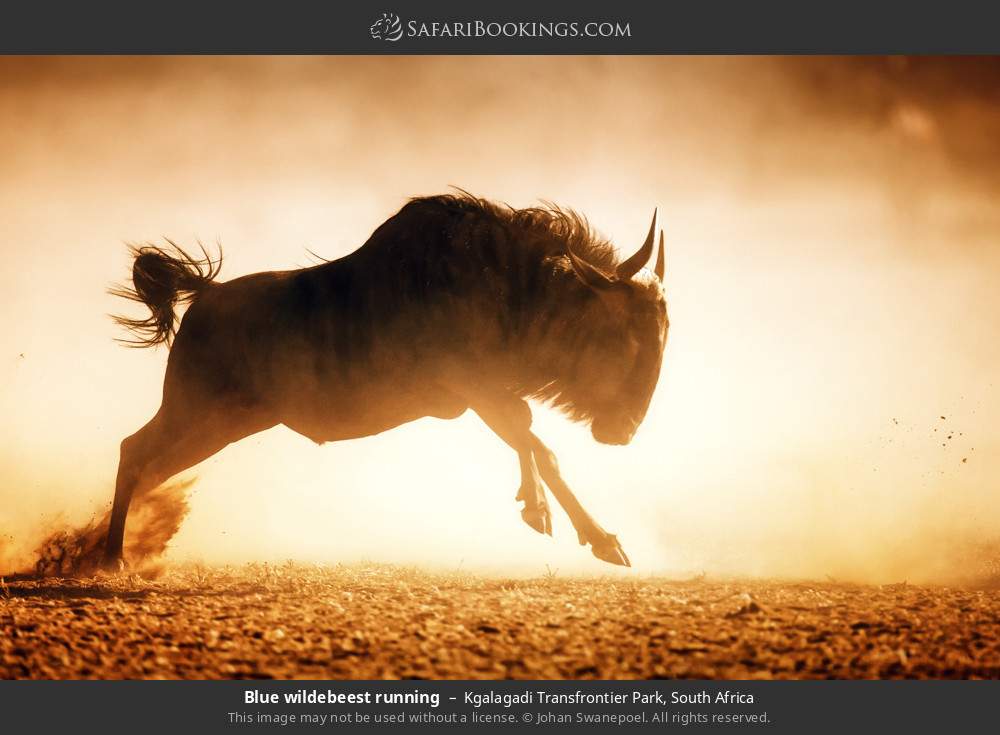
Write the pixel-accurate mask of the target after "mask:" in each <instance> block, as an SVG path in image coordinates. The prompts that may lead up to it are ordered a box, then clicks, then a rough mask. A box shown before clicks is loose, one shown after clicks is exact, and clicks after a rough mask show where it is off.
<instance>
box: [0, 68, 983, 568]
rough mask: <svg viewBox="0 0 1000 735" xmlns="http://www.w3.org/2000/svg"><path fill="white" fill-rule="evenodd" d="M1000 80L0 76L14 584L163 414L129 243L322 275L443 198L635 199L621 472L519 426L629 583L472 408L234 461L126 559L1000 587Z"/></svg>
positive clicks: (909, 73)
mask: <svg viewBox="0 0 1000 735" xmlns="http://www.w3.org/2000/svg"><path fill="white" fill-rule="evenodd" d="M998 82H1000V64H998V62H997V60H996V59H990V58H963V59H950V58H942V57H934V58H903V57H898V58H897V57H894V58H868V57H859V58H823V57H801V58H800V57H796V58H766V57H755V58H740V57H726V58H683V57H670V58H666V57H665V58H639V57H628V58H626V57H615V58H604V57H587V58H575V57H550V58H459V57H454V58H452V57H448V58H433V57H421V58H363V57H353V58H308V57H301V58H299V57H296V58H209V57H200V58H193V57H192V58H186V57H172V58H142V59H130V58H113V57H111V58H87V59H79V58H57V59H48V58H24V59H14V58H9V59H3V60H0V120H2V122H0V160H2V161H3V164H2V166H3V170H4V176H3V177H0V202H2V204H0V208H2V210H3V211H2V216H0V252H2V253H3V257H4V260H5V267H4V269H3V270H2V272H0V315H2V318H3V323H4V325H5V328H4V330H3V332H2V333H0V380H2V381H3V384H4V386H5V389H4V391H3V392H2V393H0V410H2V411H3V412H4V415H5V416H6V417H7V419H8V420H7V421H6V422H5V426H4V428H3V429H2V430H0V431H2V432H3V435H2V437H0V439H2V441H0V559H3V560H11V561H14V560H20V561H24V560H25V559H27V560H28V561H29V562H32V561H34V558H33V557H32V556H31V554H32V552H34V551H35V550H36V549H37V548H38V547H39V546H40V545H42V543H43V541H44V540H45V539H46V538H49V537H50V536H51V534H52V533H53V532H54V531H55V530H56V529H57V528H59V527H60V526H57V525H56V524H55V522H54V514H56V515H60V516H61V517H62V519H63V520H62V521H61V522H63V523H68V526H67V527H68V528H76V527H83V528H84V529H85V531H84V532H83V533H82V537H84V538H85V539H90V540H92V539H93V534H94V533H95V531H96V530H97V529H99V526H100V523H97V524H96V525H88V524H87V518H89V517H90V515H91V509H92V508H93V507H95V505H96V506H100V507H103V506H104V505H106V504H109V503H110V499H111V494H112V489H113V483H114V473H115V470H116V463H117V457H118V444H119V442H120V441H121V439H122V438H123V437H124V436H127V435H128V434H130V433H132V432H134V431H135V430H136V429H137V428H138V427H140V426H142V425H143V424H144V423H145V422H146V421H147V420H148V419H149V418H150V417H151V416H152V415H153V413H154V412H155V410H156V408H157V405H158V401H159V393H160V387H161V383H162V375H163V368H164V364H165V361H166V355H167V352H166V351H165V350H162V349H161V350H157V351H133V350H123V349H121V348H120V347H118V346H117V345H116V344H115V343H114V341H113V340H114V338H115V337H117V336H120V335H119V333H118V331H117V330H116V328H115V327H114V325H113V324H112V323H111V321H110V320H109V319H108V318H107V316H106V315H107V314H108V313H116V312H119V311H121V310H122V309H123V308H127V307H126V306H125V305H124V304H120V303H116V302H115V300H114V299H112V298H110V297H109V296H107V295H106V294H105V291H104V289H105V288H106V287H107V286H108V285H109V284H110V283H113V282H121V281H122V280H123V278H124V277H125V276H126V275H127V272H128V267H129V263H128V258H127V252H126V248H125V246H124V244H123V242H124V241H143V240H158V239H160V238H161V237H164V236H166V237H171V238H172V239H175V240H177V241H178V242H180V243H182V244H191V243H194V242H195V241H196V240H197V239H199V238H200V239H202V240H205V241H206V242H212V241H214V240H215V239H218V240H220V241H221V242H222V244H223V247H224V250H225V252H226V260H225V263H224V265H223V269H222V275H221V278H222V279H223V280H227V279H230V278H234V277H237V276H240V275H244V274H246V273H250V272H253V271H257V270H268V269H283V268H293V267H299V266H303V265H308V264H310V263H311V262H314V261H313V259H312V257H311V256H310V255H309V251H314V252H316V253H318V254H320V255H322V256H323V257H327V258H332V257H339V256H341V255H344V254H346V253H348V252H350V251H351V250H353V249H354V248H356V247H357V246H359V245H360V244H361V243H362V242H364V240H365V239H366V237H367V236H368V235H369V234H370V233H371V232H372V230H373V229H374V228H375V227H376V226H377V225H378V224H380V223H381V222H382V221H383V220H384V219H385V218H386V217H388V216H389V215H390V214H392V213H393V212H395V211H396V210H397V209H398V208H399V207H400V206H401V205H402V204H403V202H404V201H405V200H406V198H407V197H410V196H415V195H420V194H430V193H436V192H441V191H444V190H446V189H447V187H448V186H449V185H457V186H461V187H462V188H465V189H468V190H470V191H472V192H474V193H476V194H479V195H482V196H486V197H490V198H493V199H498V200H503V201H508V202H510V203H511V204H513V205H515V206H526V205H530V204H533V203H535V202H537V201H538V200H539V199H548V200H552V201H554V202H557V203H559V204H563V205H567V206H571V207H574V208H576V209H578V210H580V211H581V212H583V213H584V214H586V215H587V217H588V218H589V219H590V221H591V222H592V223H593V224H594V225H595V226H596V227H597V228H598V229H599V230H601V231H602V232H603V233H604V234H606V235H608V236H609V237H611V238H612V239H613V240H614V241H615V242H616V243H617V244H618V246H619V247H620V248H622V249H623V250H628V251H631V250H632V249H634V248H635V247H636V246H637V245H638V243H639V242H640V241H641V238H642V236H643V234H644V232H645V228H646V227H647V225H648V218H649V214H650V212H651V210H652V208H653V207H654V206H656V205H658V206H659V207H660V212H661V216H662V219H663V223H664V227H665V229H666V232H667V238H668V254H667V296H668V301H669V304H670V319H671V333H670V339H669V343H668V346H667V351H666V355H665V360H664V370H663V374H662V377H661V381H660V386H659V388H658V390H657V394H656V395H655V396H654V399H653V403H652V405H651V407H650V411H649V414H648V417H647V419H646V423H645V424H644V425H643V427H642V428H641V429H640V431H639V433H638V435H637V437H636V439H635V441H634V442H633V444H632V445H631V446H629V447H625V448H613V447H604V446H597V445H595V444H594V442H593V440H592V439H591V438H590V435H589V432H588V431H586V430H585V429H584V428H583V427H579V426H571V425H569V424H567V422H566V421H565V420H564V419H563V418H561V417H559V416H557V415H554V414H552V413H551V412H548V411H546V410H545V409H543V408H538V409H537V410H536V412H535V413H536V429H537V431H538V433H539V434H540V435H541V436H543V437H544V438H545V440H546V442H547V443H548V444H550V446H552V447H553V449H554V450H555V452H556V454H557V455H558V456H559V459H560V465H561V467H562V469H563V471H564V474H565V476H566V478H567V481H568V483H569V484H570V486H571V487H573V488H574V490H575V492H576V493H577V494H578V495H579V497H580V499H581V501H582V502H583V504H584V505H585V506H586V507H587V508H588V509H589V510H590V512H591V513H592V515H594V516H595V517H596V518H597V519H598V521H599V522H600V523H601V524H602V525H604V526H605V527H606V528H608V529H609V530H611V531H613V532H616V533H617V534H618V535H619V538H620V540H621V541H622V544H623V546H624V548H625V549H626V551H627V552H628V554H629V556H630V558H631V559H632V562H633V565H634V567H633V569H632V570H630V571H623V570H618V569H613V568H611V567H609V566H607V565H604V564H602V563H601V562H599V561H597V560H595V559H593V558H592V557H591V556H590V554H589V552H588V551H587V550H586V549H581V548H580V547H578V546H577V545H576V542H575V535H574V534H573V532H572V529H571V528H570V526H569V523H568V522H567V521H566V520H565V518H564V517H563V516H562V515H561V514H560V512H559V511H558V510H556V511H555V512H556V518H555V529H554V530H555V538H554V539H548V538H543V537H541V536H538V535H537V534H534V533H533V532H532V531H531V530H530V529H528V528H527V527H526V526H525V525H524V524H523V523H521V521H520V518H519V515H518V512H517V506H516V504H515V503H514V502H513V497H514V494H515V492H516V488H517V484H518V474H517V473H518V467H517V460H516V457H515V456H514V455H513V454H512V453H511V452H510V450H509V449H508V448H507V447H506V446H505V445H503V444H502V442H500V441H499V440H498V439H496V438H495V437H493V436H492V435H491V434H490V432H489V431H488V430H487V429H486V428H485V427H483V426H482V425H481V423H480V422H478V420H477V419H476V418H475V417H474V416H472V415H466V416H463V417H462V418H461V419H458V420H456V421H452V422H441V421H436V420H430V419H427V420H422V421H419V422H415V423H413V424H410V425H407V426H404V427H401V428H399V429H396V430H394V431H392V432H388V433H386V434H383V435H379V436H377V437H372V438H370V439H365V440H360V441H353V442H344V443H337V444H331V445H326V446H324V447H322V448H317V447H315V446H314V445H313V444H312V443H311V442H309V441H308V440H306V439H304V438H302V437H299V436H297V435H295V434H293V433H291V432H290V431H288V430H287V429H283V428H280V427H279V428H277V429H274V430H271V431H268V432H265V433H263V434H260V435H257V436H254V437H251V438H249V439H247V440H244V441H243V442H240V443H238V444H236V445H233V446H230V447H228V448H227V449H226V450H224V451H223V452H221V453H219V454H218V455H216V456H214V457H212V458H211V459H209V460H207V461H206V462H204V463H202V464H201V465H199V466H198V468H197V470H196V471H197V474H198V477H199V480H198V482H197V484H196V485H193V486H192V487H191V488H190V490H189V491H188V498H187V501H186V502H188V503H189V504H190V513H189V515H188V517H187V518H186V519H185V520H184V523H183V524H180V520H181V519H182V518H183V512H177V513H172V514H167V515H165V516H162V517H161V516H159V515H157V512H154V511H155V509H156V507H157V506H156V505H155V504H151V505H149V506H147V511H148V512H147V511H144V510H143V507H144V506H142V505H141V504H140V505H137V506H136V508H135V509H134V510H133V514H132V516H131V517H130V521H129V528H128V533H129V538H131V539H133V541H132V543H136V542H137V541H136V540H137V539H139V538H140V537H141V538H148V539H156V540H155V541H150V542H149V543H150V544H151V546H152V548H151V549H150V550H148V558H153V557H154V556H155V555H156V552H157V551H158V550H161V549H165V550H166V552H165V557H164V558H165V559H167V560H181V561H183V560H188V559H195V560H204V561H207V562H213V563H214V562H239V561H246V560H275V559H278V560H283V559H285V558H293V559H297V560H303V561H321V562H332V561H353V560H358V559H371V560H373V561H386V562H394V563H400V562H403V563H413V564H420V565H424V566H430V567H435V568H443V569H463V570H475V571H484V572H490V571H496V572H502V573H505V574H510V573H524V574H538V573H540V572H542V571H544V570H545V569H546V568H547V567H548V568H550V569H552V570H559V573H560V574H570V573H581V574H594V575H596V574H609V575H616V576H617V575H628V574H632V575H647V574H666V575H671V576H688V575H697V574H700V573H702V572H704V573H706V574H709V575H713V576H726V575H740V576H757V577H769V576H778V577H789V578H801V577H809V578H820V579H823V578H826V577H831V578H834V579H838V580H844V581H873V582H900V581H903V580H907V581H910V582H914V583H916V582H922V581H934V582H952V583H976V581H977V580H981V579H985V578H988V577H989V575H990V574H991V570H993V573H994V575H995V565H996V563H997V559H998V554H997V551H996V540H997V539H1000V505H998V503H997V502H996V486H995V478H996V477H997V475H998V470H1000V467H998V462H1000V453H998V450H1000V435H998V430H997V428H996V427H997V422H996V420H995V417H996V416H997V414H998V411H1000V394H998V391H997V389H996V386H995V384H994V380H995V376H996V374H997V366H998V364H1000V296H998V292H997V289H996V283H997V282H998V279H1000V247H998V245H1000V242H998V239H1000V206H998V202H1000V197H998V194H1000V165H998V164H1000V102H998V101H997V98H996V94H995V90H996V88H997V84H998ZM942 417H945V418H942ZM190 474H191V473H187V474H185V475H183V476H182V480H185V479H187V478H188V477H189V476H190ZM171 507H174V506H171ZM177 508H178V509H179V508H180V506H177ZM98 515H99V516H100V514H98ZM178 528H179V530H178ZM140 529H142V530H141V531H140ZM174 531H176V533H174ZM67 538H68V539H70V540H71V541H72V543H74V544H75V543H77V541H78V540H79V539H80V538H81V535H80V534H77V535H73V534H70V535H69V536H68V537H67ZM62 543H63V542H60V544H62ZM63 545H64V544H63ZM84 547H86V548H93V547H92V546H91V545H90V541H87V542H86V543H84ZM126 553H128V551H126ZM139 553H140V555H141V554H143V553H145V552H142V551H140V552H139ZM25 555H27V556H25ZM8 566H9V565H8V564H0V567H8ZM6 571H8V569H7V568H0V573H4V572H6Z"/></svg>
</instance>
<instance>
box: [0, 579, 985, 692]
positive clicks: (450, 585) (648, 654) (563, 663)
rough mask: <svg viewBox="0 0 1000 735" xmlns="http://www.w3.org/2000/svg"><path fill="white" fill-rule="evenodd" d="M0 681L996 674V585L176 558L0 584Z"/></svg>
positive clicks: (960, 675) (940, 675)
mask: <svg viewBox="0 0 1000 735" xmlns="http://www.w3.org/2000/svg"><path fill="white" fill-rule="evenodd" d="M0 631H3V634H2V635H0V676H2V677H4V678H14V677H35V678H105V677H107V678H119V677H125V678H150V677H166V678H216V677H261V678H271V677H273V678H292V677H305V678H381V677H391V678H397V677H422V678H423V677H426V678H496V677H510V678H636V677H638V678H649V677H699V678H701V677H721V678H760V677H763V678H768V677H781V678H801V677H838V678H840V677H851V678H854V677H909V676H912V677H992V678H997V677H1000V592H996V591H976V590H959V589H946V588H924V587H914V586H908V585H893V586H885V587H869V586H855V585H844V584H836V583H817V584H789V583H773V582H717V581H710V580H691V581H686V582H676V581H664V580H656V579H649V580H636V581H625V582H622V581H620V580H618V581H612V580H598V579H589V580H580V579H561V578H559V577H558V576H543V577H541V578H537V579H530V580H523V579H520V580H502V579H488V578H480V577H472V576H468V575H458V574H453V575H442V576H435V575H429V574H424V573H421V572H417V571H414V570H411V569H404V568H396V567H387V566H350V567H311V566H297V565H291V564H286V565H283V566H277V567H275V566H269V565H250V566H246V567H240V568H231V567H226V568H204V567H197V566H189V567H184V568H175V569H171V570H169V571H167V572H166V573H164V574H163V575H162V576H160V578H159V579H157V580H155V581H149V580H146V579H143V578H141V577H138V576H135V575H133V576H126V575H119V576H116V577H106V578H103V579H93V578H92V579H15V580H10V579H8V580H7V581H6V583H4V584H0Z"/></svg>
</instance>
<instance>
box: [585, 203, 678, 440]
mask: <svg viewBox="0 0 1000 735" xmlns="http://www.w3.org/2000/svg"><path fill="white" fill-rule="evenodd" d="M655 233H656V212H655V211H654V212H653V222H652V224H651V225H650V227H649V234H648V235H647V236H646V240H645V242H644V243H643V244H642V247H640V248H639V250H638V251H637V252H636V253H635V254H634V255H632V256H631V257H630V258H628V259H627V260H625V261H624V262H622V263H620V264H619V265H618V266H617V268H616V269H615V272H614V273H613V274H609V273H606V272H605V271H604V270H602V269H600V268H598V267H597V266H594V265H592V264H591V263H589V262H587V261H586V260H584V259H582V258H580V257H578V256H577V255H575V254H574V253H573V251H572V249H568V252H567V254H568V256H569V260H570V263H571V264H572V267H573V271H574V273H575V274H576V276H577V278H579V279H580V281H582V282H583V283H584V284H585V285H586V286H587V287H588V288H590V289H592V290H593V292H594V293H595V294H596V295H597V296H598V297H599V298H598V299H596V300H595V306H596V308H600V309H601V310H602V312H603V313H602V316H603V317H604V318H603V319H602V320H601V321H603V322H604V323H606V324H608V325H609V329H608V330H606V333H605V334H604V335H603V338H602V339H600V340H594V341H593V343H592V344H591V345H590V346H589V349H591V350H593V351H595V352H597V354H595V355H593V359H595V360H596V361H597V364H598V365H600V366H601V369H600V370H597V371H594V378H593V380H591V381H589V385H588V389H589V390H590V392H591V395H590V398H589V401H588V402H589V403H590V404H591V405H592V406H593V408H592V410H591V414H592V416H593V420H592V423H591V433H592V434H593V436H594V439H596V440H597V441H599V442H601V443H603V444H628V443H629V442H630V441H631V440H632V437H633V435H634V434H635V431H636V429H637V428H638V427H639V424H640V423H642V420H643V418H644V417H645V415H646V410H647V409H648V407H649V402H650V399H651V398H652V396H653V390H654V389H655V388H656V383H657V380H658V379H659V376H660V365H661V363H662V361H663V348H664V346H665V345H666V341H667V329H668V327H669V324H670V323H669V320H668V318H667V302H666V298H665V296H664V290H663V273H664V252H663V231H662V230H661V231H660V243H659V252H658V254H657V257H656V265H655V266H654V268H653V271H652V272H650V271H649V270H648V269H647V268H645V267H644V266H645V265H646V263H647V262H648V261H649V259H650V256H651V255H652V254H653V240H654V236H655ZM591 364H594V363H593V362H591Z"/></svg>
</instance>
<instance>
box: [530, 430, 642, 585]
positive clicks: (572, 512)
mask: <svg viewBox="0 0 1000 735" xmlns="http://www.w3.org/2000/svg"><path fill="white" fill-rule="evenodd" d="M529 435H530V436H531V440H532V451H533V454H534V457H535V462H536V464H537V466H538V469H539V471H540V472H541V475H542V479H543V480H545V484H546V485H548V486H549V490H551V491H552V494H553V495H555V496H556V500H558V501H559V505H561V506H562V507H563V510H565V511H566V514H567V515H568V516H569V519H570V520H571V521H572V522H573V528H575V529H576V532H577V535H578V536H579V538H580V543H581V544H588V543H589V544H590V549H591V551H592V552H593V554H594V556H596V557H597V558H598V559H600V560H601V561H606V562H608V563H610V564H618V565H619V566H625V567H630V566H632V564H631V562H629V559H628V556H627V555H626V554H625V550H624V549H623V548H622V547H621V544H619V543H618V537H617V536H615V535H614V534H613V533H608V532H607V531H605V530H604V529H603V528H601V526H600V525H599V524H598V523H597V521H595V520H594V519H593V518H592V517H591V515H590V513H588V512H587V511H586V510H585V509H584V507H583V506H582V505H581V504H580V501H579V500H577V498H576V496H575V495H574V494H573V491H572V490H570V489H569V486H568V485H567V484H566V482H565V481H564V480H563V479H562V475H561V474H559V463H558V462H557V461H556V455H555V454H553V453H552V450H551V449H549V448H548V447H547V446H545V444H544V442H542V440H541V439H539V438H538V437H537V436H535V434H534V433H532V432H529Z"/></svg>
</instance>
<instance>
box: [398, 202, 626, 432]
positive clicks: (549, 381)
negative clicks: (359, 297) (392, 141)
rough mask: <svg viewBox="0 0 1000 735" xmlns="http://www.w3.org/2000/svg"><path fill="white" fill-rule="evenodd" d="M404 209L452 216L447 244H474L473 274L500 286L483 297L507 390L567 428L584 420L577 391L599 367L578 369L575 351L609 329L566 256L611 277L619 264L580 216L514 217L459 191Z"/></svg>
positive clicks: (536, 210) (586, 413)
mask: <svg viewBox="0 0 1000 735" xmlns="http://www.w3.org/2000/svg"><path fill="white" fill-rule="evenodd" d="M412 209H415V210H418V211H419V210H423V211H433V210H437V211H439V212H440V211H442V210H444V211H447V212H450V213H452V214H453V215H454V217H453V220H454V221H456V222H458V224H455V225H454V226H453V228H454V229H453V231H452V232H450V233H448V237H450V238H451V239H453V240H454V239H462V238H465V239H469V240H472V239H474V240H475V242H474V243H471V244H470V248H469V250H468V251H467V252H468V256H469V257H470V258H472V259H473V260H475V259H479V260H481V261H482V266H481V267H477V268H475V269H474V271H473V272H477V273H488V274H490V276H492V277H493V278H496V279H497V280H499V281H500V283H499V284H498V285H496V286H495V288H494V289H491V291H490V292H491V293H496V294H499V295H500V298H501V303H497V304H495V306H496V307H497V308H496V312H495V317H496V319H498V320H499V321H500V323H501V332H502V335H503V342H502V344H501V345H500V346H501V348H502V349H503V350H505V351H509V352H511V353H512V354H515V355H517V359H518V360H519V367H520V369H521V370H520V371H519V372H520V374H519V375H518V376H516V377H517V380H516V381H515V382H514V383H513V384H511V385H509V386H508V387H510V388H512V389H514V390H515V391H517V392H518V393H519V394H521V395H522V396H524V397H529V398H534V399H537V400H540V401H542V402H545V403H548V404H550V405H552V406H554V407H556V408H558V409H559V410H561V411H562V412H563V413H565V414H566V415H567V417H569V418H570V419H571V420H574V421H589V420H591V419H592V418H593V416H594V412H595V410H597V407H595V406H594V405H593V403H592V400H591V396H590V395H589V391H588V390H587V386H586V385H585V383H586V381H587V379H588V378H592V377H593V375H594V370H595V367H599V366H595V365H593V364H585V363H584V362H582V360H583V359H584V357H583V353H584V352H585V351H586V350H585V349H581V348H583V347H584V346H585V345H593V344H595V343H600V342H602V341H603V340H605V339H606V338H607V335H608V333H609V331H610V327H608V326H607V325H605V324H602V323H601V319H600V314H601V311H600V310H595V309H592V308H591V307H592V306H593V304H594V303H595V300H596V297H595V295H594V293H593V292H592V290H591V289H589V288H588V287H586V286H585V285H583V284H582V283H581V282H580V281H579V279H578V278H577V277H576V276H575V274H574V273H573V271H572V268H571V266H570V262H569V259H568V257H567V253H568V251H569V250H570V249H571V250H572V252H573V253H574V255H576V256H577V257H579V258H581V259H583V260H586V261H588V262H589V263H590V264H592V265H594V266H596V267H597V268H599V269H601V270H602V271H604V272H605V273H607V274H609V275H611V274H613V273H614V272H615V268H616V267H617V265H618V262H619V261H618V257H617V252H616V250H615V248H614V247H613V246H612V245H611V244H610V243H609V242H608V241H607V240H606V239H605V238H603V237H602V236H601V235H599V234H598V233H597V232H595V231H594V230H593V229H592V228H591V227H590V225H589V223H588V222H587V220H586V218H585V217H584V216H582V215H580V214H578V213H577V212H575V211H573V210H572V209H566V208H562V207H559V206H556V205H554V204H551V203H548V202H545V203H543V205H542V206H535V207H528V208H524V209H515V208H514V207H511V206H509V205H505V204H497V203H495V202H492V201H489V200H485V199H481V198H478V197H475V196H473V195H471V194H469V193H467V192H464V191H459V193H457V194H447V195H438V196H430V197H420V198H416V199H412V200H411V201H410V203H409V204H408V205H407V206H406V207H404V209H403V211H402V212H401V213H400V214H401V215H403V214H404V213H405V212H406V211H407V210H412ZM404 221H405V218H404ZM473 233H474V235H473ZM415 267H420V266H415ZM490 276H484V277H487V278H488V277H490ZM604 367H605V368H608V367H610V366H608V365H605V366H604Z"/></svg>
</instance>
